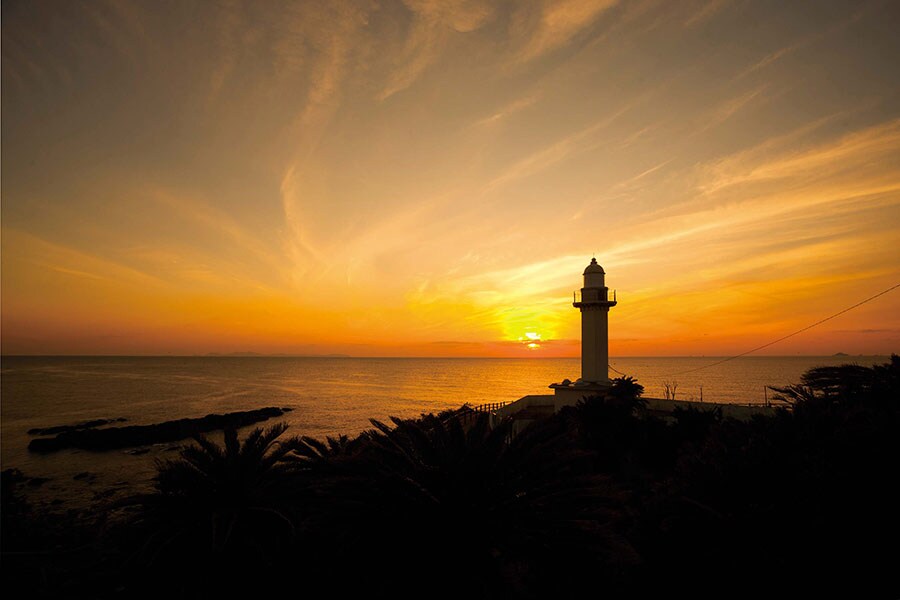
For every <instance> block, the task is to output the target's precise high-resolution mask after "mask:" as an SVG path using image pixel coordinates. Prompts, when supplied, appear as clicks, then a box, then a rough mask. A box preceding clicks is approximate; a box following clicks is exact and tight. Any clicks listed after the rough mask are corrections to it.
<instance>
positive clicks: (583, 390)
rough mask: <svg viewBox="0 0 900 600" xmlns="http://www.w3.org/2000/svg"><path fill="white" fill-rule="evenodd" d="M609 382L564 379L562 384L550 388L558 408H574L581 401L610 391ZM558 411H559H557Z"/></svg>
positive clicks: (555, 384)
mask: <svg viewBox="0 0 900 600" xmlns="http://www.w3.org/2000/svg"><path fill="white" fill-rule="evenodd" d="M609 385H610V384H609V381H583V380H581V379H579V380H578V381H569V380H568V379H564V380H563V381H562V383H551V384H550V388H551V389H552V390H553V395H554V399H555V402H554V404H556V405H557V406H574V405H575V404H577V403H578V401H579V400H582V399H584V398H591V397H593V396H602V395H604V394H605V393H606V392H607V391H608V390H609ZM557 410H558V409H557Z"/></svg>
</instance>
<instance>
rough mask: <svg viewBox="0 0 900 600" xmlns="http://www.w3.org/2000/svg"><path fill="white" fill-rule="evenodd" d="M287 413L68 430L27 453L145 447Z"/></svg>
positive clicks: (272, 410) (30, 447)
mask: <svg viewBox="0 0 900 600" xmlns="http://www.w3.org/2000/svg"><path fill="white" fill-rule="evenodd" d="M284 413H285V410H284V409H283V408H277V407H274V406H267V407H265V408H259V409H256V410H247V411H238V412H232V413H225V414H209V415H206V416H205V417H200V418H196V419H178V420H175V421H165V422H162V423H154V424H152V425H130V426H127V427H108V428H106V429H92V428H74V429H67V430H64V431H62V432H61V433H59V434H57V435H56V436H55V437H50V438H38V439H34V440H31V442H30V443H29V444H28V450H30V451H31V452H56V451H58V450H62V449H64V448H80V449H82V450H95V451H105V450H115V449H118V448H128V447H132V446H146V445H149V444H157V443H160V442H173V441H177V440H182V439H185V438H189V437H192V436H194V435H197V434H200V433H205V432H208V431H215V430H217V429H225V428H226V427H234V428H238V427H244V426H246V425H251V424H253V423H258V422H260V421H266V420H268V419H271V418H274V417H280V416H281V415H283V414H284ZM68 427H71V426H68ZM51 429H52V428H51ZM45 431H46V430H45Z"/></svg>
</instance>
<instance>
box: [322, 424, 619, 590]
mask: <svg viewBox="0 0 900 600" xmlns="http://www.w3.org/2000/svg"><path fill="white" fill-rule="evenodd" d="M391 421H392V425H393V426H390V425H386V424H384V423H381V422H378V421H372V424H373V426H374V429H372V430H370V431H368V432H366V433H365V434H364V435H363V436H362V438H363V439H364V440H365V444H364V445H363V446H361V447H360V449H359V452H358V453H357V454H356V455H355V456H354V457H353V461H352V465H349V467H348V465H347V464H346V462H345V464H344V469H343V471H342V474H341V476H340V477H337V478H331V479H329V480H326V481H324V482H322V486H321V487H320V488H319V489H320V492H321V494H322V495H321V497H320V500H321V502H322V506H327V507H328V509H327V511H324V512H323V513H321V514H322V515H323V516H324V517H325V518H324V520H323V521H322V522H320V523H319V524H318V526H319V527H321V533H324V534H325V535H322V536H321V537H322V540H321V542H322V543H324V544H326V546H328V547H329V548H330V551H331V556H332V557H338V560H336V561H329V564H330V565H333V566H335V567H336V570H335V572H334V573H333V574H332V575H331V576H332V577H340V575H341V572H343V571H344V570H345V569H347V568H348V567H349V568H350V570H351V571H352V572H354V573H356V574H357V575H358V576H359V577H360V579H359V581H360V583H361V584H362V585H361V586H360V589H359V591H361V592H365V591H368V592H369V593H372V594H374V595H375V596H376V597H379V596H380V595H388V594H390V595H391V596H395V597H396V596H400V597H419V596H421V594H422V590H423V589H431V590H432V591H430V592H429V594H434V593H438V595H440V596H441V597H451V596H453V597H459V596H460V595H468V596H472V597H539V596H540V595H541V592H542V591H543V592H547V593H550V592H551V591H552V590H554V589H556V590H557V591H562V590H565V589H567V586H572V585H576V584H577V583H579V582H583V580H584V579H585V578H586V577H588V576H589V575H588V574H590V576H591V577H595V576H596V575H597V574H598V571H599V572H603V570H606V569H609V568H611V567H613V566H616V565H618V564H619V563H623V562H626V561H627V560H628V559H630V557H631V556H632V554H633V553H631V552H630V550H629V548H628V545H627V543H626V542H625V541H624V539H623V538H621V537H620V536H617V534H616V532H615V531H614V528H613V522H614V520H615V515H616V510H617V508H618V507H619V506H620V504H621V502H620V494H618V492H617V491H615V490H614V489H613V487H612V486H610V484H609V482H608V481H607V480H606V479H605V478H603V477H599V476H597V475H596V474H594V473H592V472H591V469H590V461H588V460H586V455H585V453H584V452H583V451H581V450H579V449H578V448H576V447H575V445H574V444H573V443H572V440H571V439H570V437H569V436H568V435H567V432H566V430H565V428H564V427H562V426H561V423H559V422H544V423H540V424H536V425H535V426H532V427H529V428H527V429H526V430H525V431H524V432H522V433H521V434H519V435H517V436H515V437H512V438H511V428H512V423H511V421H508V420H507V421H503V422H501V423H499V424H497V425H496V426H495V427H493V428H491V427H490V426H489V423H488V421H489V416H488V415H487V414H480V415H478V416H477V418H476V419H475V420H474V422H472V423H471V424H469V425H467V426H464V425H463V423H462V420H461V419H459V418H445V419H440V418H435V417H426V418H423V419H419V420H404V419H396V418H394V419H391ZM338 460H340V459H338ZM329 540H330V543H329ZM576 549H577V550H576ZM576 566H582V567H584V569H583V570H578V569H573V571H572V573H571V574H570V575H569V576H568V580H569V581H563V580H561V579H560V576H561V574H562V573H563V572H566V571H567V570H568V569H569V568H573V567H576ZM327 567H328V565H325V566H324V568H325V569H326V571H327ZM448 569H451V570H452V571H451V572H448ZM436 581H440V582H441V583H440V590H439V591H438V592H434V590H433V587H434V582H436Z"/></svg>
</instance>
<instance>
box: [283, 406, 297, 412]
mask: <svg viewBox="0 0 900 600" xmlns="http://www.w3.org/2000/svg"><path fill="white" fill-rule="evenodd" d="M281 410H282V411H284V412H291V411H292V410H294V409H293V408H291V407H290V406H282V407H281Z"/></svg>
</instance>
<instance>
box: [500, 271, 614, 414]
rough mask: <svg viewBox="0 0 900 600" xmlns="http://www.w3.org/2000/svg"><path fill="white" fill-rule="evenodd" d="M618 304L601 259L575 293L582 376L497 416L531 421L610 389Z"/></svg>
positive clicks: (553, 385)
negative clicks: (612, 325)
mask: <svg viewBox="0 0 900 600" xmlns="http://www.w3.org/2000/svg"><path fill="white" fill-rule="evenodd" d="M616 304H617V302H616V293H615V291H613V293H612V298H610V294H609V288H607V287H606V272H605V271H604V270H603V267H601V266H600V265H599V264H597V259H596V258H592V259H591V263H590V264H589V265H588V266H587V268H586V269H585V270H584V286H583V287H582V288H581V290H579V291H576V292H574V293H573V297H572V306H574V307H575V308H577V309H578V310H579V311H580V312H581V377H578V378H577V379H576V380H575V381H572V380H569V379H563V380H562V381H561V382H560V383H551V384H550V386H549V387H550V388H551V389H552V390H553V392H554V393H553V394H540V395H530V396H525V397H523V398H520V399H518V400H516V401H515V402H511V403H509V404H507V405H505V406H503V407H502V408H499V409H496V410H494V411H493V414H494V415H495V416H497V417H501V418H502V417H508V416H515V417H516V420H517V421H518V420H526V421H530V420H533V419H536V418H540V417H542V416H547V415H550V414H553V413H554V412H556V411H558V410H559V409H560V408H562V407H563V406H574V405H575V404H576V403H577V402H578V401H579V400H581V399H582V398H585V397H591V396H597V395H599V394H602V393H604V392H605V391H606V390H607V389H608V388H609V385H610V383H609V370H608V368H609V309H610V308H612V307H613V306H615V305H616Z"/></svg>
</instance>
